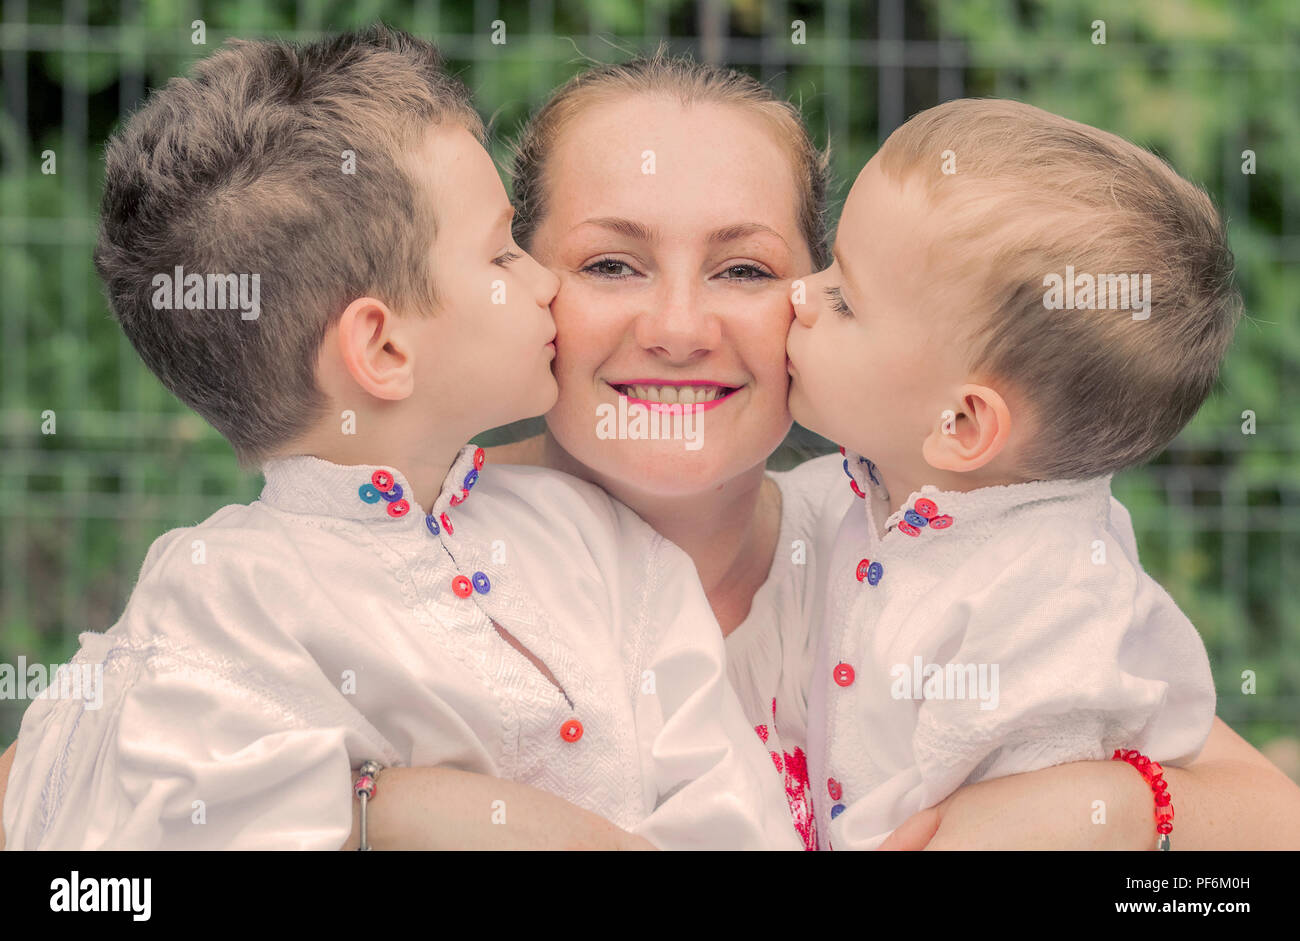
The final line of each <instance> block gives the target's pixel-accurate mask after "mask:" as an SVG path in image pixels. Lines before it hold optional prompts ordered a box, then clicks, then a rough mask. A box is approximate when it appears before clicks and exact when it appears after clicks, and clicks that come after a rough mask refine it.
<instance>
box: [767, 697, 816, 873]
mask: <svg viewBox="0 0 1300 941" xmlns="http://www.w3.org/2000/svg"><path fill="white" fill-rule="evenodd" d="M772 724H773V725H775V724H776V700H775V699H773V700H772ZM754 731H755V732H757V733H758V737H759V738H761V739H762V740H763V743H764V744H766V743H767V737H768V730H767V726H766V725H756V726H754ZM768 754H770V755H771V756H772V764H774V765H775V766H776V770H777V771H778V772H781V773H782V775H783V777H784V779H785V799H786V803H788V804H789V805H790V817H791V819H792V820H793V822H794V829H795V832H796V833H798V834H799V838H800V839H801V840H803V848H804V849H805V850H815V849H817V818H816V817H815V816H814V814H813V803H812V787H811V786H810V785H809V783H808V756H807V755H805V754H804V752H803V749H802V748H799V747H798V746H797V745H796V746H795V749H794V752H793V753H791V752H787V751H782V752H781V753H780V754H778V753H777V752H769V753H768ZM783 756H784V758H785V761H784V762H782V760H781V759H782V757H783ZM783 764H784V767H782V765H783Z"/></svg>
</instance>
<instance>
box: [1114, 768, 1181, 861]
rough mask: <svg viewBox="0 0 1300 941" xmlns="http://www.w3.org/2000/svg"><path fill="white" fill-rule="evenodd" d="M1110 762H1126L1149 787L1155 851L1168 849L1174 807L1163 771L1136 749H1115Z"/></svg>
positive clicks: (1172, 830)
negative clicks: (1153, 801) (1153, 807)
mask: <svg viewBox="0 0 1300 941" xmlns="http://www.w3.org/2000/svg"><path fill="white" fill-rule="evenodd" d="M1110 757H1111V760H1112V761H1127V762H1128V763H1129V764H1131V765H1132V766H1133V767H1134V768H1137V770H1138V774H1140V775H1142V779H1143V780H1144V781H1146V782H1147V784H1148V785H1150V787H1151V793H1152V794H1154V795H1155V796H1156V834H1157V836H1156V849H1158V850H1168V849H1169V834H1171V833H1173V832H1174V805H1173V801H1172V800H1171V799H1170V797H1169V782H1168V781H1166V780H1165V777H1164V775H1165V769H1164V768H1162V767H1160V765H1159V764H1157V763H1156V762H1154V761H1152V760H1151V759H1150V758H1148V757H1147V756H1146V755H1143V754H1142V753H1141V752H1139V751H1137V750H1136V749H1132V748H1130V749H1128V750H1127V751H1125V750H1124V749H1122V748H1117V749H1115V754H1113V755H1111V756H1110Z"/></svg>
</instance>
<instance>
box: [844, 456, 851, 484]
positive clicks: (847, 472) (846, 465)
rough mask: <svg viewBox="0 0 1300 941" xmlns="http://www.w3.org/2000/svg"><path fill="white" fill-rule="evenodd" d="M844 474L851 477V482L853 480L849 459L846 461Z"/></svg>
mask: <svg viewBox="0 0 1300 941" xmlns="http://www.w3.org/2000/svg"><path fill="white" fill-rule="evenodd" d="M844 473H846V474H848V475H849V480H852V479H853V472H852V471H851V470H849V459H848V458H847V457H846V458H845V459H844Z"/></svg>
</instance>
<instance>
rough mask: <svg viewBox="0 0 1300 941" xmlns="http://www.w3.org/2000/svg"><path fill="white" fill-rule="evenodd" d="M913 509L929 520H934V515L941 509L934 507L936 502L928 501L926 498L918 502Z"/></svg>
mask: <svg viewBox="0 0 1300 941" xmlns="http://www.w3.org/2000/svg"><path fill="white" fill-rule="evenodd" d="M913 509H914V510H916V512H918V513H920V514H921V515H922V516H924V517H925V518H926V519H928V520H932V519H934V514H936V513H938V512H939V508H938V507H937V506H935V505H934V501H933V500H927V499H925V498H924V497H922V498H921V499H920V500H917V501H916V506H914V507H913Z"/></svg>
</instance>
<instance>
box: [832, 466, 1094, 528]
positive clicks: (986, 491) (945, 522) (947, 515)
mask: <svg viewBox="0 0 1300 941" xmlns="http://www.w3.org/2000/svg"><path fill="white" fill-rule="evenodd" d="M844 470H845V472H846V473H847V474H848V475H849V479H850V487H852V489H853V492H854V493H855V494H857V495H859V496H863V497H864V499H863V501H862V502H863V504H865V506H864V512H865V513H866V515H867V523H868V526H869V531H870V532H873V533H874V532H876V523H875V518H874V515H873V508H872V504H873V503H874V502H875V501H873V500H868V499H865V495H867V494H874V495H876V496H878V497H880V498H881V499H883V500H889V493H888V491H887V490H885V487H884V485H883V484H882V483H881V481H880V474H879V471H878V470H877V468H876V465H875V464H873V463H872V462H871V461H869V460H867V459H866V458H865V457H863V456H862V455H860V454H855V453H854V452H852V451H845V452H844ZM1112 476H1113V475H1111V474H1106V475H1105V476H1102V477H1088V478H1078V479H1070V480H1033V481H1029V482H1027V483H1018V484H1006V485H1002V486H995V487H978V488H976V489H975V490H965V491H963V490H940V489H939V488H938V487H935V486H933V485H931V484H926V485H925V486H923V487H922V488H921V489H920V490H916V491H913V492H912V494H911V495H910V496H908V498H907V499H906V500H904V501H903V502H902V503H901V504H898V503H891V504H889V505H890V506H893V507H896V508H895V509H894V510H893V511H892V512H891V513H890V515H889V517H888V519H886V520H885V529H886V530H887V531H891V530H897V531H899V532H902V533H906V534H907V535H909V536H917V537H921V536H926V535H928V534H930V533H933V534H935V535H939V534H940V533H942V532H943V531H951V532H957V531H961V532H963V533H965V534H967V535H974V534H980V535H983V534H987V533H991V532H992V531H993V530H995V529H996V528H997V527H998V525H999V524H1000V523H1001V522H1002V521H1003V519H1004V518H1005V517H1006V516H1007V515H1008V514H1010V513H1011V512H1012V511H1017V510H1020V509H1022V508H1028V507H1046V506H1049V505H1053V504H1055V505H1057V507H1058V509H1059V508H1062V507H1064V506H1065V505H1067V504H1068V505H1070V512H1071V513H1074V512H1077V513H1079V514H1084V515H1086V516H1098V517H1104V515H1105V514H1106V513H1108V512H1109V506H1110V482H1111V478H1112Z"/></svg>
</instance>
